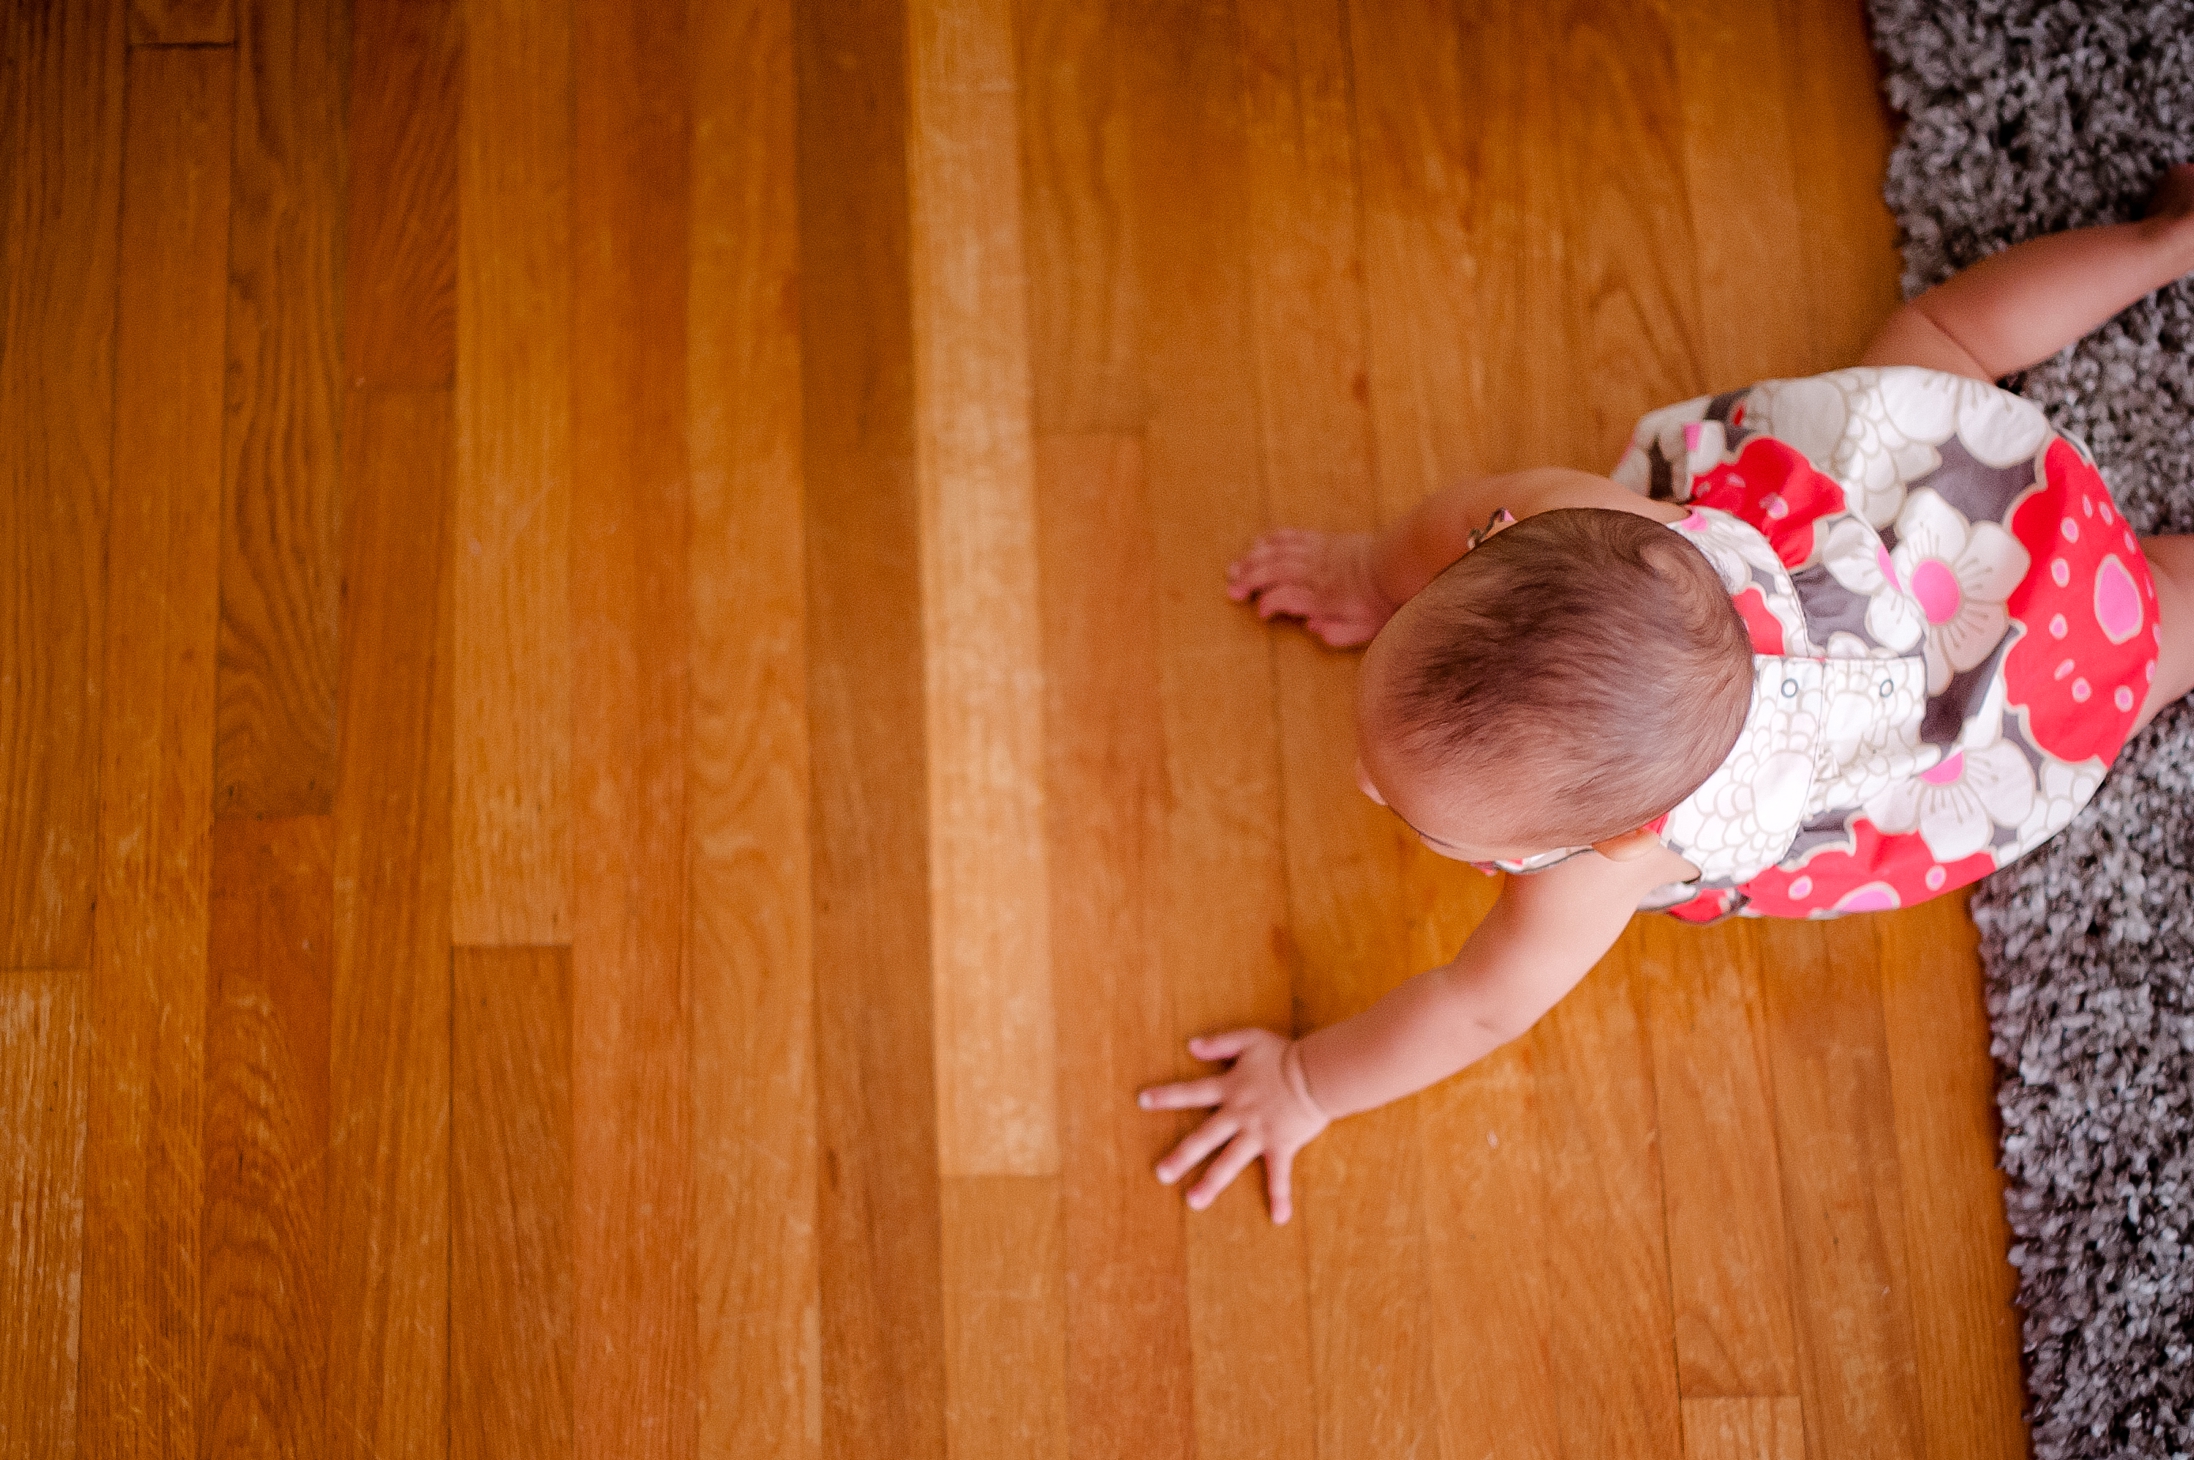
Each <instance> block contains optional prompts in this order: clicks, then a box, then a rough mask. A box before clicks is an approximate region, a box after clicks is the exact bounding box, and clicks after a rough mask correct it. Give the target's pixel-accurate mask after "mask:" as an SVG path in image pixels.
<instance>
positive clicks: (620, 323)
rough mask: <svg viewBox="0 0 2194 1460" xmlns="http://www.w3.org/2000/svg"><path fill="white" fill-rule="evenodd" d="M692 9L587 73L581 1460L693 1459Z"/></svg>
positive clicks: (580, 330)
mask: <svg viewBox="0 0 2194 1460" xmlns="http://www.w3.org/2000/svg"><path fill="white" fill-rule="evenodd" d="M681 12H682V7H661V6H656V7H650V8H649V9H648V10H647V11H646V12H645V13H644V14H643V13H642V12H639V11H636V10H633V9H631V8H629V7H626V6H624V5H622V4H619V3H614V0H582V3H581V4H580V5H579V6H578V8H577V12H576V18H575V20H574V22H573V41H572V49H573V54H574V55H575V56H583V57H585V58H586V63H585V64H584V65H581V66H578V67H576V68H575V76H576V90H577V97H576V111H575V113H574V122H573V131H572V156H573V164H572V180H573V181H572V209H573V222H572V239H573V269H572V336H573V338H574V340H580V341H585V342H586V348H585V349H584V350H583V351H578V352H576V353H575V354H574V357H573V371H572V440H573V449H572V484H573V490H572V577H571V597H572V655H571V657H572V724H573V729H572V807H573V813H574V814H573V824H572V845H573V853H574V855H573V869H572V920H571V950H572V967H571V998H572V1016H571V1022H572V1087H571V1108H572V1263H573V1269H574V1281H573V1311H574V1321H575V1324H576V1335H577V1349H576V1353H575V1359H574V1370H573V1385H574V1388H573V1392H574V1396H575V1399H574V1402H575V1404H576V1406H577V1410H576V1417H575V1428H574V1437H575V1441H576V1450H577V1453H578V1455H579V1456H580V1457H582V1460H598V1457H607V1456H611V1455H616V1456H632V1457H635V1460H688V1457H691V1456H692V1455H693V1453H694V1446H695V1439H696V1421H697V1414H696V1411H695V1406H694V1404H693V1400H692V1396H693V1394H694V1392H695V1385H694V1374H695V1368H694V1364H695V1347H696V1336H695V1329H694V1325H695V1310H694V1299H693V1292H694V1290H693V1243H694V1225H695V1222H696V1220H697V1214H696V1212H695V1210H694V1206H693V1171H692V1129H693V1091H692V1053H691V1043H690V1038H691V1035H690V1026H689V1023H688V988H689V979H688V968H687V961H686V947H685V932H686V877H685V869H686V858H687V834H686V790H685V782H686V741H687V734H688V676H689V672H690V669H689V662H688V652H689V651H688V624H689V623H690V615H689V611H688V608H687V602H686V592H687V581H688V571H689V568H688V562H687V551H688V542H689V537H688V512H689V508H690V500H689V499H690V483H689V479H688V472H687V454H686V434H685V433H686V358H685V348H686V336H685V323H686V295H685V289H686V274H687V246H688V238H687V228H688V217H689V214H688V197H687V193H686V189H685V183H686V178H687V175H688V174H687V161H688V154H687V147H688V135H687V128H688V124H689V106H690V92H689V90H688V84H689V76H688V72H687V70H686V65H687V60H688V57H687V53H686V44H685V32H684V17H683V14H682V13H681Z"/></svg>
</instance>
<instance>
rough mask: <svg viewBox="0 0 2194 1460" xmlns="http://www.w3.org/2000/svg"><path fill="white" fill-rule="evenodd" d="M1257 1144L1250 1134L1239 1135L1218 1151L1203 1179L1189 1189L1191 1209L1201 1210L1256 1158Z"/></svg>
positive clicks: (1215, 1198)
mask: <svg viewBox="0 0 2194 1460" xmlns="http://www.w3.org/2000/svg"><path fill="white" fill-rule="evenodd" d="M1259 1149H1260V1148H1259V1146H1258V1144H1257V1142H1256V1140H1255V1139H1254V1138H1252V1137H1250V1136H1246V1135H1239V1136H1236V1137H1235V1138H1234V1140H1233V1141H1232V1142H1231V1143H1230V1144H1229V1145H1228V1146H1227V1148H1226V1149H1225V1150H1224V1151H1222V1152H1220V1153H1219V1159H1218V1160H1216V1161H1214V1162H1212V1163H1211V1169H1210V1170H1209V1171H1206V1172H1205V1173H1204V1179H1203V1180H1201V1181H1199V1182H1197V1183H1196V1185H1195V1186H1194V1187H1193V1188H1191V1189H1190V1191H1189V1194H1188V1204H1189V1208H1190V1209H1191V1210H1192V1211H1199V1212H1200V1211H1202V1210H1203V1209H1204V1208H1205V1207H1208V1206H1210V1205H1211V1204H1212V1202H1214V1201H1215V1200H1217V1199H1218V1196H1219V1193H1220V1192H1222V1191H1225V1190H1226V1189H1227V1184H1228V1183H1229V1182H1231V1181H1233V1180H1234V1178H1235V1177H1237V1176H1239V1175H1241V1174H1242V1169H1243V1168H1244V1167H1246V1166H1248V1165H1249V1163H1250V1162H1252V1161H1254V1160H1256V1159H1257V1155H1258V1151H1259Z"/></svg>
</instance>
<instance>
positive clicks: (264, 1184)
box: [196, 816, 335, 1460]
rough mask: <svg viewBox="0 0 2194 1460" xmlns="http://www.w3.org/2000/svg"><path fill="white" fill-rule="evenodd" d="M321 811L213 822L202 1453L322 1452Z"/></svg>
mask: <svg viewBox="0 0 2194 1460" xmlns="http://www.w3.org/2000/svg"><path fill="white" fill-rule="evenodd" d="M334 842H335V837H334V828H333V826H332V825H331V824H330V821H329V819H328V818H327V817H324V816H301V817H289V818H283V819H275V820H265V821H260V820H252V819H248V818H243V817H233V818H228V819H224V820H219V821H216V822H215V823H214V825H213V857H212V869H211V886H212V892H211V897H210V901H209V908H210V913H209V928H210V931H209V934H208V952H207V964H208V969H207V980H208V990H207V1000H206V1088H205V1135H204V1143H205V1144H204V1151H205V1210H204V1214H203V1216H202V1218H201V1223H202V1225H201V1227H200V1229H199V1230H200V1242H201V1247H200V1252H201V1257H200V1268H199V1310H198V1325H199V1345H200V1347H199V1364H200V1369H199V1373H198V1375H197V1376H196V1384H197V1386H198V1392H199V1394H200V1396H201V1399H200V1403H199V1410H198V1446H199V1453H200V1454H213V1455H239V1456H270V1457H278V1460H309V1457H312V1456H317V1455H323V1454H325V1453H327V1445H328V1440H327V1398H326V1396H327V1365H328V1296H329V1295H328V1285H327V1276H326V1272H327V1196H328V1190H327V1187H328V1181H327V1162H326V1155H327V1147H328V1136H329V1130H328V1033H329V1031H328V1013H329V993H330V985H331V983H332V981H333V974H334V963H335V913H334V867H333V859H334Z"/></svg>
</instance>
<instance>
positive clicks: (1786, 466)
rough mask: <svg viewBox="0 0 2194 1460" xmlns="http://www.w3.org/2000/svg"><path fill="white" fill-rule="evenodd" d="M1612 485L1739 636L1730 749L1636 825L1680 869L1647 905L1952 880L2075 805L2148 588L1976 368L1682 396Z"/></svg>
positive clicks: (2032, 413) (1945, 884)
mask: <svg viewBox="0 0 2194 1460" xmlns="http://www.w3.org/2000/svg"><path fill="white" fill-rule="evenodd" d="M1614 477H1615V480H1617V481H1619V482H1621V483H1623V484H1624V485H1626V486H1628V487H1630V488H1632V489H1633V490H1635V491H1638V492H1642V493H1645V494H1647V495H1650V496H1652V497H1655V498H1659V499H1663V500H1668V501H1674V502H1679V503H1688V504H1689V505H1690V506H1691V507H1692V509H1693V510H1692V512H1691V515H1690V516H1689V517H1687V518H1685V519H1684V520H1683V521H1682V522H1679V523H1676V524H1674V527H1675V530H1676V531H1678V532H1681V533H1683V534H1684V535H1685V536H1686V537H1688V538H1689V539H1690V540H1691V541H1692V542H1693V543H1695V544H1696V545H1697V546H1698V547H1699V549H1700V550H1701V551H1702V552H1704V553H1705V554H1706V557H1707V559H1708V561H1709V562H1711V563H1712V564H1713V565H1714V567H1715V570H1716V571H1717V572H1718V573H1719V574H1720V575H1721V578H1722V581H1723V583H1724V584H1726V585H1727V586H1728V588H1729V592H1730V595H1731V597H1732V599H1733V600H1734V601H1735V603H1736V605H1737V609H1738V612H1739V613H1740V614H1741V615H1742V616H1743V618H1744V621H1745V624H1746V626H1747V627H1748V628H1749V629H1750V630H1751V634H1752V646H1753V665H1754V673H1755V680H1754V687H1753V695H1752V708H1751V711H1750V712H1749V713H1748V715H1747V716H1746V719H1745V724H1744V728H1743V730H1742V731H1741V732H1740V733H1739V734H1738V737H1737V743H1736V746H1735V747H1734V748H1733V749H1732V750H1731V751H1730V754H1729V758H1728V759H1727V760H1726V761H1725V762H1724V763H1723V764H1722V766H1721V768H1720V769H1718V770H1717V771H1715V773H1714V774H1713V775H1712V776H1710V777H1708V779H1707V781H1706V783H1705V784H1704V785H1702V786H1701V787H1699V789H1698V790H1697V791H1695V792H1693V793H1692V795H1691V796H1690V797H1688V798H1687V799H1686V800H1685V801H1684V802H1683V803H1682V804H1681V805H1679V806H1677V807H1676V808H1675V810H1673V811H1671V812H1670V813H1669V814H1668V816H1667V818H1666V819H1665V820H1664V821H1663V822H1662V823H1660V824H1659V826H1658V827H1657V829H1658V830H1659V832H1660V834H1661V837H1662V840H1663V841H1664V842H1666V843H1667V845H1668V846H1670V847H1671V848H1673V849H1674V850H1675V851H1677V852H1678V853H1680V854H1681V855H1683V856H1684V857H1685V858H1686V859H1687V860H1689V861H1690V862H1691V864H1692V865H1693V866H1695V867H1697V868H1698V869H1699V871H1700V873H1701V876H1700V878H1699V880H1698V881H1696V882H1693V883H1686V884H1676V885H1671V886H1668V887H1664V888H1660V889H1657V890H1656V891H1655V892H1654V893H1653V894H1650V895H1649V896H1648V897H1647V899H1646V900H1645V903H1644V905H1645V906H1647V907H1658V908H1663V909H1665V910H1667V911H1668V912H1671V913H1673V914H1675V915H1676V916H1677V917H1680V918H1686V919H1690V920H1693V921H1701V922H1704V921H1709V920H1712V919H1715V918H1720V917H1726V916H1728V915H1730V914H1732V913H1744V914H1748V915H1753V916H1759V915H1763V914H1765V915H1773V916H1777V917H1827V916H1833V915H1835V914H1838V913H1844V912H1857V911H1861V910H1868V909H1875V908H1890V907H1901V906H1905V905H1907V904H1910V903H1913V902H1918V901H1920V900H1922V899H1924V898H1928V897H1932V896H1934V895H1936V894H1937V893H1941V892H1947V891H1949V890H1951V889H1952V888H1955V887H1962V886H1964V885H1965V884H1967V883H1969V882H1972V881H1974V880H1975V879H1977V878H1980V877H1984V876H1986V875H1987V874H1988V873H1990V872H1993V871H1995V870H1996V869H1997V868H1998V867H2001V866H2003V865H2005V864H2006V863H2008V862H2010V861H2011V860H2012V859H2013V858H2016V857H2018V856H2021V855H2023V854H2024V853H2026V852H2027V851H2029V850H2030V849H2032V848H2033V847H2035V846H2037V845H2038V844H2040V843H2041V842H2042V841H2044V840H2045V839H2047V838H2048V837H2050V836H2052V835H2054V834H2055V833H2057V832H2058V831H2060V830H2062V829H2063V828H2064V826H2065V825H2066V823H2068V822H2069V821H2071V820H2072V818H2073V816H2074V815H2075V814H2076V813H2077V812H2078V811H2079V809H2080V808H2081V807H2082V806H2083V805H2085V804H2086V803H2087V800H2088V798H2089V797H2090V796H2092V795H2094V794H2095V788H2096V787H2097V786H2098V785H2100V784H2101V783H2102V778H2103V773H2104V771H2105V770H2107V769H2108V767H2109V765H2110V762H2111V759H2112V758H2113V757H2114V756H2115V755H2116V754H2117V753H2118V749H2119V747H2120V746H2121V745H2123V744H2124V743H2125V739H2126V737H2127V735H2128V734H2129V733H2130V732H2131V730H2132V727H2133V720H2134V716H2135V715H2136V714H2137V713H2138V711H2139V709H2140V706H2141V703H2142V701H2143V700H2144V699H2145V698H2146V697H2147V694H2148V686H2149V682H2150V681H2151V680H2152V679H2154V678H2155V674H2156V655H2157V648H2158V645H2159V644H2160V643H2161V642H2162V634H2161V631H2160V630H2159V628H2158V626H2157V622H2156V590H2155V585H2154V583H2153V581H2152V580H2151V578H2150V576H2149V570H2148V565H2147V562H2146V560H2145V559H2144V558H2143V557H2142V555H2141V549H2140V546H2139V543H2138V541H2137V540H2136V539H2135V537H2134V534H2133V533H2132V531H2131V530H2130V529H2128V527H2127V526H2126V524H2125V521H2124V519H2123V518H2121V517H2120V516H2119V515H2118V513H2117V511H2116V510H2115V509H2114V508H2113V507H2112V505H2111V500H2110V492H2109V489H2108V488H2107V487H2106V486H2105V485H2104V483H2103V480H2102V477H2101V476H2100V474H2098V473H2097V471H2096V470H2095V466H2094V464H2093V462H2092V461H2090V460H2089V458H2088V456H2087V454H2086V452H2085V450H2084V449H2083V448H2082V447H2080V446H2079V445H2077V444H2076V443H2075V442H2073V441H2071V440H2070V439H2069V438H2067V437H2064V436H2061V435H2059V434H2057V433H2056V432H2055V431H2053V430H2052V429H2051V427H2050V425H2049V423H2048V421H2047V420H2046V419H2045V418H2044V417H2043V415H2042V413H2041V411H2040V410H2039V409H2037V408H2036V407H2035V406H2033V405H2032V404H2030V403H2029V402H2027V401H2025V400H2022V399H2020V398H2019V397H2017V396H2015V395H2011V394H2009V393H2008V392H2006V391H2002V390H1999V389H1997V388H1996V387H1995V386H1993V385H1990V384H1987V383H1986V382H1983V381H1977V380H1970V379H1967V378H1965V377H1963V376H1956V375H1944V374H1941V373H1938V372H1936V371H1931V370H1921V369H1915V368H1910V367H1894V368H1888V369H1855V370H1840V371H1836V372H1834V373H1832V374H1828V375H1818V376H1812V377H1809V378H1807V379H1802V380H1771V381H1766V382H1763V383H1762V384H1759V385H1755V386H1753V387H1752V388H1751V389H1749V390H1744V391H1737V392H1733V393H1730V394H1727V395H1717V396H1709V397H1703V398H1701V399H1699V400H1694V401H1686V402H1684V403H1683V404H1681V405H1675V406H1670V407H1668V408H1666V409H1664V410H1659V411H1655V412H1653V413H1652V414H1650V415H1648V416H1646V417H1645V418H1644V419H1643V420H1642V421H1640V422H1639V423H1638V428H1637V432H1636V434H1635V435H1634V436H1633V438H1632V442H1631V446H1630V449H1629V450H1628V451H1627V452H1626V453H1625V454H1624V456H1623V460H1622V462H1621V464H1620V465H1619V466H1617V468H1616V469H1615V472H1614ZM1540 860H1541V859H1534V862H1535V863H1536V862H1539V861H1540Z"/></svg>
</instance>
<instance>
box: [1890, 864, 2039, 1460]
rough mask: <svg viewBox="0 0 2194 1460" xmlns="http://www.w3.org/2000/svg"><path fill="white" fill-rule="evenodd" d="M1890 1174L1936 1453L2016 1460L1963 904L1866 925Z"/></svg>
mask: <svg viewBox="0 0 2194 1460" xmlns="http://www.w3.org/2000/svg"><path fill="white" fill-rule="evenodd" d="M1872 921H1873V923H1874V931H1875V935H1876V937H1877V938H1878V939H1879V940H1880V947H1881V972H1882V1024H1883V1028H1884V1030H1885V1032H1886V1034H1887V1036H1888V1045H1887V1054H1888V1064H1889V1087H1890V1091H1891V1095H1892V1101H1891V1104H1892V1108H1893V1111H1894V1117H1895V1122H1896V1130H1897V1164H1898V1167H1899V1169H1900V1170H1905V1171H1924V1172H1926V1173H1927V1179H1926V1180H1924V1181H1914V1182H1910V1183H1908V1184H1907V1185H1906V1186H1905V1188H1904V1215H1905V1252H1906V1261H1907V1271H1908V1272H1909V1274H1910V1280H1911V1284H1912V1300H1911V1309H1912V1341H1913V1350H1914V1359H1915V1361H1916V1363H1917V1366H1918V1369H1919V1384H1920V1412H1921V1418H1922V1420H1923V1421H1924V1422H1925V1425H1926V1432H1927V1447H1928V1453H1929V1454H1930V1455H1934V1456H1943V1455H1973V1456H2007V1457H2009V1456H2021V1455H2024V1454H2026V1453H2027V1449H2028V1437H2027V1428H2026V1421H2025V1419H2024V1417H2023V1413H2022V1412H2023V1410H2024V1408H2025V1400H2026V1389H2025V1386H2024V1384H2023V1382H2022V1380H2021V1376H2020V1372H2019V1312H2018V1309H2017V1308H2016V1307H2015V1306H2014V1303H2015V1301H2016V1298H2017V1294H2018V1274H2016V1273H2015V1272H2013V1271H2012V1268H2011V1264H2010V1263H2009V1262H2008V1261H2006V1260H2005V1254H2006V1253H2007V1252H2008V1251H2010V1248H2011V1232H2010V1229H2009V1227H2008V1225H2007V1224H2006V1222H2005V1220H2004V1197H2003V1181H2004V1178H2003V1173H2002V1172H2001V1171H1999V1170H1998V1169H1997V1167H1996V1153H1997V1149H1998V1132H1997V1122H1996V1109H1995V1096H1996V1067H1995V1065H1994V1063H1993V1062H1992V1061H1991V1060H1990V1058H1989V1052H1988V1009H1987V1006H1986V1004H1985V1003H1984V1002H1983V1000H1982V996H1981V960H1980V950H1979V947H1978V939H1977V936H1976V934H1975V933H1974V930H1973V923H1972V920H1971V919H1970V918H1969V917H1968V916H1967V915H1966V910H1965V902H1964V899H1963V898H1956V897H1938V898H1936V899H1935V900H1934V901H1932V902H1928V903H1923V904H1922V905H1920V906H1919V907H1916V908H1908V909H1905V910H1904V911H1901V912H1896V913H1886V914H1883V915H1881V916H1879V917H1877V918H1875V919H1873V920H1872Z"/></svg>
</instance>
